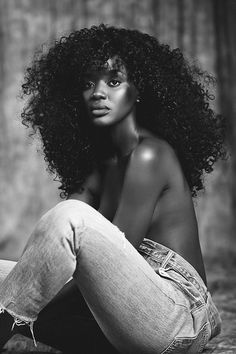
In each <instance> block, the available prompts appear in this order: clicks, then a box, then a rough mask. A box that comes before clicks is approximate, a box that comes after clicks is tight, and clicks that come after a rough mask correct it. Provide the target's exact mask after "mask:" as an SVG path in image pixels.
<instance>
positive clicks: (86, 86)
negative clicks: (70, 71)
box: [83, 81, 95, 91]
mask: <svg viewBox="0 0 236 354" xmlns="http://www.w3.org/2000/svg"><path fill="white" fill-rule="evenodd" d="M94 85H95V83H94V82H93V81H84V83H83V90H84V91H86V90H89V89H90V88H91V87H93V86H94Z"/></svg>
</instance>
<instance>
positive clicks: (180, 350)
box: [161, 323, 210, 354]
mask: <svg viewBox="0 0 236 354" xmlns="http://www.w3.org/2000/svg"><path fill="white" fill-rule="evenodd" d="M208 327H209V326H208V324H207V323H206V324H204V325H203V326H202V328H201V329H200V331H199V333H198V335H197V336H195V337H192V338H187V337H176V338H175V339H174V340H173V341H172V342H171V343H170V345H169V346H168V347H167V348H166V349H165V350H164V351H162V353H161V354H171V353H175V354H194V353H201V352H202V351H203V349H204V347H205V346H206V344H207V342H208V340H209V336H210V333H209V328H208Z"/></svg>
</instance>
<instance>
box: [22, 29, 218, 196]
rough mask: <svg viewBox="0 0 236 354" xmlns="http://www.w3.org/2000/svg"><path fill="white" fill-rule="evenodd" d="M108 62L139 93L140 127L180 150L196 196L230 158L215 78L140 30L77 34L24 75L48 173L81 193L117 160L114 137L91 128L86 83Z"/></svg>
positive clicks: (30, 118)
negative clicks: (105, 164)
mask: <svg viewBox="0 0 236 354" xmlns="http://www.w3.org/2000/svg"><path fill="white" fill-rule="evenodd" d="M109 58H118V61H117V62H118V65H119V60H120V62H122V64H124V65H125V67H126V69H127V72H128V80H129V81H130V82H133V83H134V85H135V87H136V88H137V90H138V92H139V97H140V103H139V104H138V108H137V123H138V125H140V126H141V127H143V128H145V129H147V130H149V131H150V132H151V133H153V134H155V135H156V136H157V137H160V138H162V139H164V140H165V141H167V142H168V143H169V144H170V145H171V146H172V147H173V148H174V150H175V152H176V154H177V156H178V158H179V161H180V163H181V166H182V169H183V172H184V174H185V177H186V179H187V181H188V184H189V187H190V189H191V191H192V195H193V196H196V193H197V191H199V190H201V189H202V188H203V175H204V173H205V172H206V173H209V172H211V171H212V169H213V164H214V163H215V161H217V160H218V159H219V158H220V157H224V156H225V147H224V143H223V142H224V119H223V118H222V116H221V115H217V114H215V113H214V111H213V110H212V109H211V108H210V106H209V102H210V100H211V99H213V97H212V95H211V94H210V93H209V91H208V89H207V87H206V83H207V81H208V82H209V81H212V80H213V79H212V78H211V76H210V75H208V74H207V73H205V72H202V71H201V70H200V69H198V68H197V67H196V66H190V65H189V64H188V62H187V61H186V60H185V59H184V57H183V55H182V53H181V52H180V50H179V49H178V48H177V49H174V50H171V49H170V47H169V46H168V45H166V44H160V43H159V41H158V40H157V39H156V38H154V37H152V36H150V35H148V34H145V33H141V32H139V31H137V30H129V29H124V28H116V27H112V26H106V25H104V24H101V25H99V26H93V27H91V28H89V29H87V28H85V29H81V30H79V31H75V32H72V33H71V34H70V35H68V36H67V37H62V38H60V40H58V41H56V42H55V43H54V45H53V46H51V48H50V49H49V50H48V51H47V52H46V53H44V52H43V51H42V52H40V53H38V54H37V55H36V56H35V58H34V61H33V63H32V65H31V67H29V68H28V69H27V71H26V75H25V81H24V84H23V86H22V87H23V96H25V95H27V96H29V99H28V101H27V104H26V106H25V108H24V110H23V112H22V115H21V116H22V121H23V124H24V125H26V126H27V127H29V126H31V127H32V128H33V131H34V132H38V133H39V135H40V137H41V139H42V148H43V152H44V156H45V160H46V162H47V164H48V169H49V171H50V172H53V173H55V174H56V176H57V177H58V178H59V179H60V182H61V186H60V189H61V190H62V191H63V193H62V194H63V195H64V196H68V195H69V194H70V193H72V192H73V191H81V190H82V186H83V184H84V182H85V179H86V178H87V176H88V175H89V174H90V173H91V172H92V171H93V169H94V168H95V167H99V166H100V165H101V163H102V161H104V160H106V159H107V158H109V157H111V156H112V154H114V149H113V147H112V143H111V139H110V136H109V131H108V129H106V128H102V129H99V128H94V127H92V126H91V124H89V120H88V117H87V113H86V109H85V106H84V102H83V99H82V90H83V76H84V73H85V72H86V71H87V70H89V69H90V68H93V69H94V68H95V69H98V70H99V69H100V68H101V67H102V66H103V65H104V64H105V63H106V61H107V60H108V59H109Z"/></svg>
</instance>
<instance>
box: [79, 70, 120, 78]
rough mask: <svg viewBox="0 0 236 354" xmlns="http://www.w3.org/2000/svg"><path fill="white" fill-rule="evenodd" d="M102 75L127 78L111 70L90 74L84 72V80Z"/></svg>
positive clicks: (118, 71)
mask: <svg viewBox="0 0 236 354" xmlns="http://www.w3.org/2000/svg"><path fill="white" fill-rule="evenodd" d="M101 73H102V74H104V75H108V76H122V77H127V75H126V73H124V72H122V71H120V70H117V69H111V70H101V71H92V72H86V73H85V74H84V78H89V77H94V76H95V77H96V76H99V75H101Z"/></svg>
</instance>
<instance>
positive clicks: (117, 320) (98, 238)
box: [74, 225, 192, 353]
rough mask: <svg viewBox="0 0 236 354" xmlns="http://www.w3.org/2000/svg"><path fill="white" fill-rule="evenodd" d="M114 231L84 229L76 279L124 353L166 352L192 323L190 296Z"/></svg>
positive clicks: (118, 347) (104, 330)
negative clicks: (180, 332)
mask: <svg viewBox="0 0 236 354" xmlns="http://www.w3.org/2000/svg"><path fill="white" fill-rule="evenodd" d="M104 229H105V228H104ZM114 232H115V231H113V233H109V232H108V233H106V232H105V231H104V232H102V233H101V232H98V231H97V230H95V229H93V228H92V227H91V225H89V227H87V229H86V227H85V228H84V230H83V237H82V239H81V241H80V250H79V253H78V256H77V268H76V271H75V273H74V279H75V281H76V283H77V285H78V286H79V288H80V290H81V292H82V294H83V296H84V298H85V300H86V302H87V304H88V306H89V308H90V310H91V312H92V313H93V315H94V317H95V318H96V321H97V322H98V324H99V326H100V328H101V329H102V331H103V332H104V334H105V335H106V337H107V338H108V339H109V340H110V341H111V343H113V345H114V346H115V347H116V348H117V349H118V350H120V352H124V353H131V352H135V353H157V352H160V353H161V352H162V350H164V349H165V348H166V347H167V346H168V345H169V343H170V342H171V341H172V340H173V338H174V336H175V335H176V333H177V332H178V331H179V330H180V328H181V327H184V326H185V325H187V326H189V325H191V323H192V320H191V315H190V312H189V311H188V308H187V301H186V299H185V298H184V297H183V296H182V295H181V294H179V292H178V291H177V290H176V288H175V287H173V285H172V284H171V282H170V281H169V280H168V279H163V278H161V277H160V276H159V275H158V274H156V273H155V271H154V270H153V269H152V267H151V266H150V265H149V264H148V263H147V262H146V261H145V260H144V259H143V257H142V256H141V255H140V254H139V253H138V252H137V250H136V249H135V248H134V247H133V246H132V245H131V244H130V243H129V242H128V241H127V240H122V238H119V237H118V236H117V235H116V234H114Z"/></svg>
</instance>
